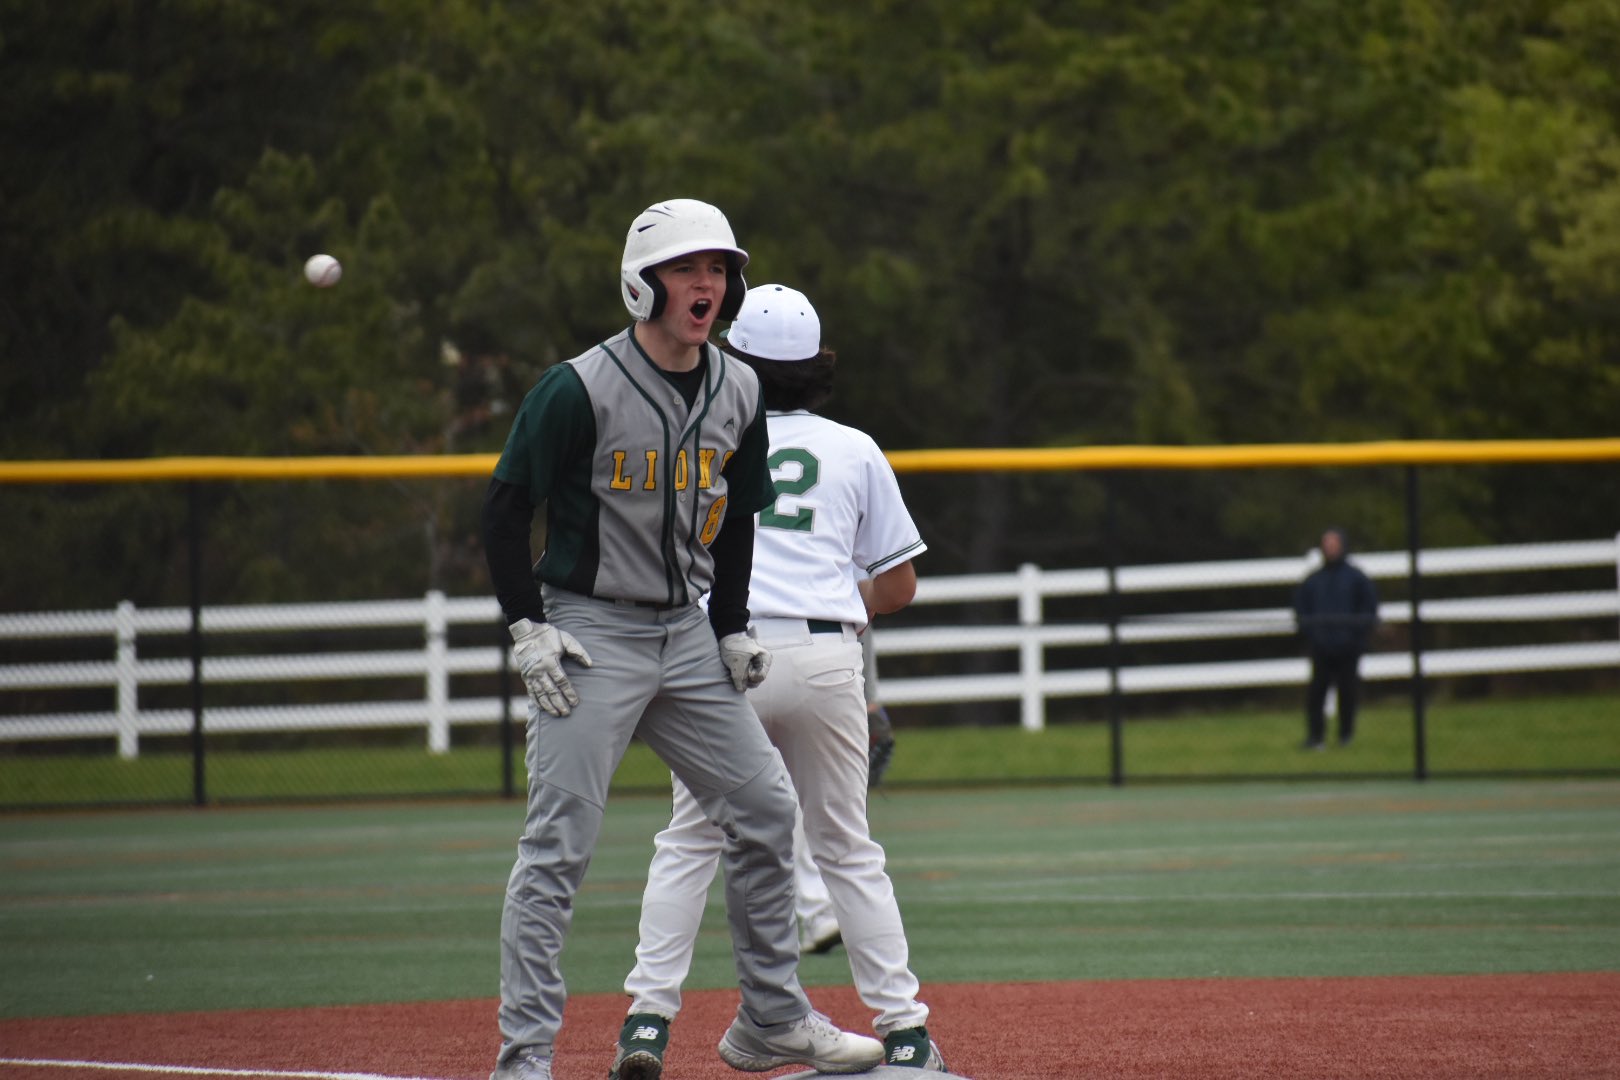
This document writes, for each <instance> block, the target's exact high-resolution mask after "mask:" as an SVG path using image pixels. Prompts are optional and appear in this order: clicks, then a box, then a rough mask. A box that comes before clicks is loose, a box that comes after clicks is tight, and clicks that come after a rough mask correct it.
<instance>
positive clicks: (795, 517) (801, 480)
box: [759, 446, 821, 532]
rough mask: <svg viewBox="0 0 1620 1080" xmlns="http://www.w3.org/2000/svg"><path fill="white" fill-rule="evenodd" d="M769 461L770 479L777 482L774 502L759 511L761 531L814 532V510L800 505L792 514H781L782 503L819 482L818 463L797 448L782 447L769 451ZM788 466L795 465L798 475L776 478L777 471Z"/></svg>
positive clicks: (804, 451) (812, 456) (819, 466)
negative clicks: (788, 477) (797, 468)
mask: <svg viewBox="0 0 1620 1080" xmlns="http://www.w3.org/2000/svg"><path fill="white" fill-rule="evenodd" d="M768 461H769V464H770V467H771V477H772V479H773V480H774V481H775V483H776V501H775V502H774V503H772V504H771V505H770V506H767V507H766V508H765V509H763V510H761V511H760V512H759V524H760V528H762V529H788V530H790V531H792V532H813V531H814V530H815V523H816V511H815V508H814V507H809V506H801V507H799V508H798V509H797V510H795V511H793V512H792V513H784V512H783V509H782V500H783V499H785V498H791V497H792V496H795V495H803V494H804V493H805V492H807V491H809V490H810V489H811V488H813V487H815V486H816V484H817V483H819V482H820V480H821V462H820V461H818V460H817V459H816V455H814V454H812V453H811V452H810V451H808V450H805V449H803V448H802V447H798V446H785V447H783V448H782V449H780V450H775V451H772V452H771V456H770V458H769V459H768ZM787 465H797V466H798V467H799V475H798V476H796V477H792V478H790V479H783V478H781V477H779V476H777V475H776V471H777V470H778V469H781V468H783V467H784V466H787Z"/></svg>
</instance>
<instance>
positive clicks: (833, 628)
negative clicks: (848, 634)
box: [804, 619, 844, 634]
mask: <svg viewBox="0 0 1620 1080" xmlns="http://www.w3.org/2000/svg"><path fill="white" fill-rule="evenodd" d="M804 624H805V626H806V628H808V629H809V631H810V632H811V633H812V634H842V633H843V632H844V624H843V623H841V622H828V621H827V620H826V619H806V620H804Z"/></svg>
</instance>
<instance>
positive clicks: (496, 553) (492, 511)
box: [481, 479, 753, 626]
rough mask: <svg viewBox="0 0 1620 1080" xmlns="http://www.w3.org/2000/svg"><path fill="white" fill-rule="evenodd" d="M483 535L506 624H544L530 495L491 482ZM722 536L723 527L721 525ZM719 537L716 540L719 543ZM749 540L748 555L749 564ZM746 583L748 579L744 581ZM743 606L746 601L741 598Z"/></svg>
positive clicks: (520, 488) (521, 489) (486, 556)
mask: <svg viewBox="0 0 1620 1080" xmlns="http://www.w3.org/2000/svg"><path fill="white" fill-rule="evenodd" d="M481 524H482V527H483V535H484V560H485V562H487V563H488V564H489V579H490V582H491V583H492V584H493V585H494V586H495V599H496V600H498V601H499V602H500V605H501V611H502V612H503V613H504V614H505V616H506V622H507V625H508V626H510V625H511V624H512V623H515V622H517V621H518V620H519V619H528V620H530V621H532V622H544V621H545V618H546V609H545V605H544V604H542V603H541V601H540V586H538V585H536V584H535V581H534V566H533V563H532V561H531V560H532V555H531V553H530V550H529V529H530V527H531V526H532V525H533V524H534V504H533V503H531V502H530V501H529V493H528V491H526V490H525V489H524V488H522V487H521V486H519V485H517V484H508V483H506V482H505V481H504V480H495V479H491V480H490V482H489V490H487V491H485V492H484V509H483V513H482V515H481ZM720 531H721V533H722V534H724V532H725V528H724V527H723V526H722V528H721V530H720ZM718 539H719V538H718V537H716V541H717V542H718ZM751 541H752V538H750V548H749V555H750V561H752V553H753V549H752V544H751ZM743 580H744V582H745V584H746V582H747V578H744V579H743ZM744 602H745V603H746V602H747V601H746V598H745V599H744Z"/></svg>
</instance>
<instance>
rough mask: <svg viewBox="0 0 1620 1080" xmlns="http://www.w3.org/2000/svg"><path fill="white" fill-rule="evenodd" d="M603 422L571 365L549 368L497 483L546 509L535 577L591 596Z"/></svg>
mask: <svg viewBox="0 0 1620 1080" xmlns="http://www.w3.org/2000/svg"><path fill="white" fill-rule="evenodd" d="M595 447H596V416H595V413H594V412H593V410H592V409H591V401H590V395H589V394H588V393H587V392H586V390H585V384H584V383H582V382H581V381H580V378H579V374H578V372H576V371H575V370H574V368H573V367H572V366H571V365H569V364H557V365H555V366H554V367H551V368H548V369H547V370H546V371H545V372H544V373H543V374H542V375H541V376H540V380H539V381H538V382H536V383H535V384H534V386H533V387H532V388H531V389H530V390H529V392H528V393H527V394H526V395H524V398H523V404H522V405H521V406H519V408H518V413H517V416H516V417H515V418H514V419H513V421H512V431H511V434H510V435H508V436H507V439H506V447H505V448H504V449H503V450H502V451H501V457H500V460H499V461H497V462H496V463H495V477H496V479H498V480H502V481H504V482H505V483H508V484H516V485H518V486H520V487H523V488H525V489H526V490H527V491H528V493H529V501H530V502H532V503H533V504H534V505H535V506H537V507H538V506H544V507H545V515H546V548H545V553H544V556H543V557H542V560H541V562H540V563H539V564H537V565H536V567H535V576H536V577H537V578H541V579H543V580H546V581H551V582H554V583H556V584H558V585H561V586H563V587H564V588H568V589H572V590H573V591H576V592H589V591H590V586H591V582H592V581H593V580H594V578H595V576H596V565H597V561H598V559H599V552H598V548H597V517H598V513H599V510H598V507H597V503H596V499H595V497H594V496H593V495H592V494H591V475H590V473H591V467H590V463H591V458H592V456H593V454H594V452H595Z"/></svg>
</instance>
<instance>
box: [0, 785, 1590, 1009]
mask: <svg viewBox="0 0 1620 1080" xmlns="http://www.w3.org/2000/svg"><path fill="white" fill-rule="evenodd" d="M667 814H668V801H667V797H651V796H630V795H627V796H619V797H616V798H615V799H613V800H612V801H611V802H610V804H609V808H608V815H607V821H606V824H605V827H604V831H603V835H602V841H601V844H600V846H599V847H598V850H597V854H596V858H595V860H594V861H593V863H592V866H591V870H590V873H589V875H588V877H587V880H586V884H585V888H584V890H583V892H582V894H581V896H580V898H579V902H578V904H577V914H576V919H575V924H574V932H573V935H572V937H571V939H570V942H569V945H568V948H567V951H566V953H565V957H564V971H565V974H566V976H567V978H568V980H569V986H570V988H571V989H572V990H573V991H575V992H593V991H595V992H616V991H617V990H618V989H619V986H620V983H621V982H622V980H623V977H624V974H625V971H626V970H627V969H628V967H629V965H630V963H631V961H632V948H633V946H634V941H635V926H636V918H637V912H638V905H639V902H640V895H641V888H642V884H643V881H644V878H645V871H646V865H647V859H648V856H649V854H650V851H651V837H652V835H653V833H654V831H655V830H656V829H657V828H659V827H660V826H661V825H662V824H663V823H664V822H665V821H666V820H667ZM871 817H872V821H873V828H874V832H875V834H876V835H877V836H878V837H879V839H880V840H882V842H883V843H884V844H885V846H886V848H887V851H888V855H889V864H888V865H889V870H890V873H891V875H892V877H893V879H894V882H895V889H896V892H897V894H898V896H899V898H900V901H901V905H902V910H903V912H904V915H905V918H906V925H907V929H908V932H909V936H910V940H911V949H912V958H913V966H914V968H915V970H916V971H917V973H918V974H919V976H920V977H921V978H922V979H923V981H924V982H925V983H931V982H959V981H980V980H1032V979H1126V978H1157V977H1188V978H1191V977H1211V976H1283V975H1294V976H1344V975H1379V974H1416V973H1481V972H1513V971H1592V970H1603V971H1613V970H1620V905H1617V904H1616V903H1615V897H1616V896H1617V895H1620V845H1617V843H1616V839H1617V837H1620V780H1566V781H1539V780H1537V781H1528V780H1515V781H1509V780H1455V781H1447V782H1445V783H1427V784H1420V783H1416V782H1413V781H1410V780H1405V781H1387V780H1386V781H1367V780H1358V781H1341V782H1334V783H1324V782H1320V781H1318V782H1280V781H1274V782H1267V783H1254V784H1233V783H1222V784H1197V783H1189V784H1183V785H1176V786H1160V785H1144V786H1141V787H1135V788H1125V789H1115V788H1109V787H1106V786H1100V785H1066V786H1054V787H1046V786H1034V785H1026V786H1020V787H1016V788H1010V789H983V790H967V791H963V790H956V791H930V790H922V789H898V790H895V791H891V792H888V793H880V794H879V795H878V796H877V797H876V798H875V799H874V800H873V803H872V809H871ZM521 819H522V807H521V804H520V803H518V802H515V801H514V802H505V801H492V800H485V801H480V802H476V803H465V802H451V801H446V802H440V803H437V804H404V805H391V806H376V805H354V806H339V807H324V808H296V809H294V808H273V807H272V808H266V807H258V808H237V809H207V810H149V811H139V812H128V811H124V812H119V813H63V814H58V813H44V812H34V813H27V814H17V815H11V816H7V817H0V941H3V942H4V943H5V947H4V953H5V968H6V975H5V978H4V979H0V1016H4V1017H20V1016H44V1015H87V1014H96V1013H105V1012H122V1011H165V1010H177V1009H209V1008H228V1007H266V1006H289V1007H291V1006H307V1005H318V1004H337V1003H348V1002H356V1003H358V1002H370V1001H410V1000H440V999H451V998H465V997H492V996H493V995H494V994H495V992H496V969H497V955H496V940H497V934H498V927H499V918H500V906H501V897H502V893H503V890H504V885H505V879H506V874H507V871H508V869H509V868H510V865H511V859H512V855H513V851H514V842H515V839H516V834H517V832H518V830H519V828H520V826H521ZM801 974H802V976H803V978H804V979H805V981H806V982H807V983H809V984H812V985H817V984H828V983H837V984H843V983H846V982H847V981H848V978H849V969H848V964H847V959H846V957H845V955H844V954H843V953H842V952H841V951H840V952H835V953H833V954H831V955H829V956H826V957H809V958H806V960H805V962H804V964H803V966H802V968H801ZM734 977H735V976H734V973H733V971H732V968H731V961H730V955H729V936H728V934H727V933H726V930H725V921H724V916H723V913H722V911H721V904H720V900H719V895H718V887H717V888H716V891H715V894H714V895H713V897H712V899H711V904H710V908H709V910H708V912H707V914H706V916H705V920H704V924H703V931H702V936H701V940H700V942H699V947H698V955H697V961H696V964H695V966H694V970H693V977H692V980H691V982H690V984H689V985H691V986H693V987H703V986H711V987H723V986H728V985H732V984H733V982H734Z"/></svg>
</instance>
